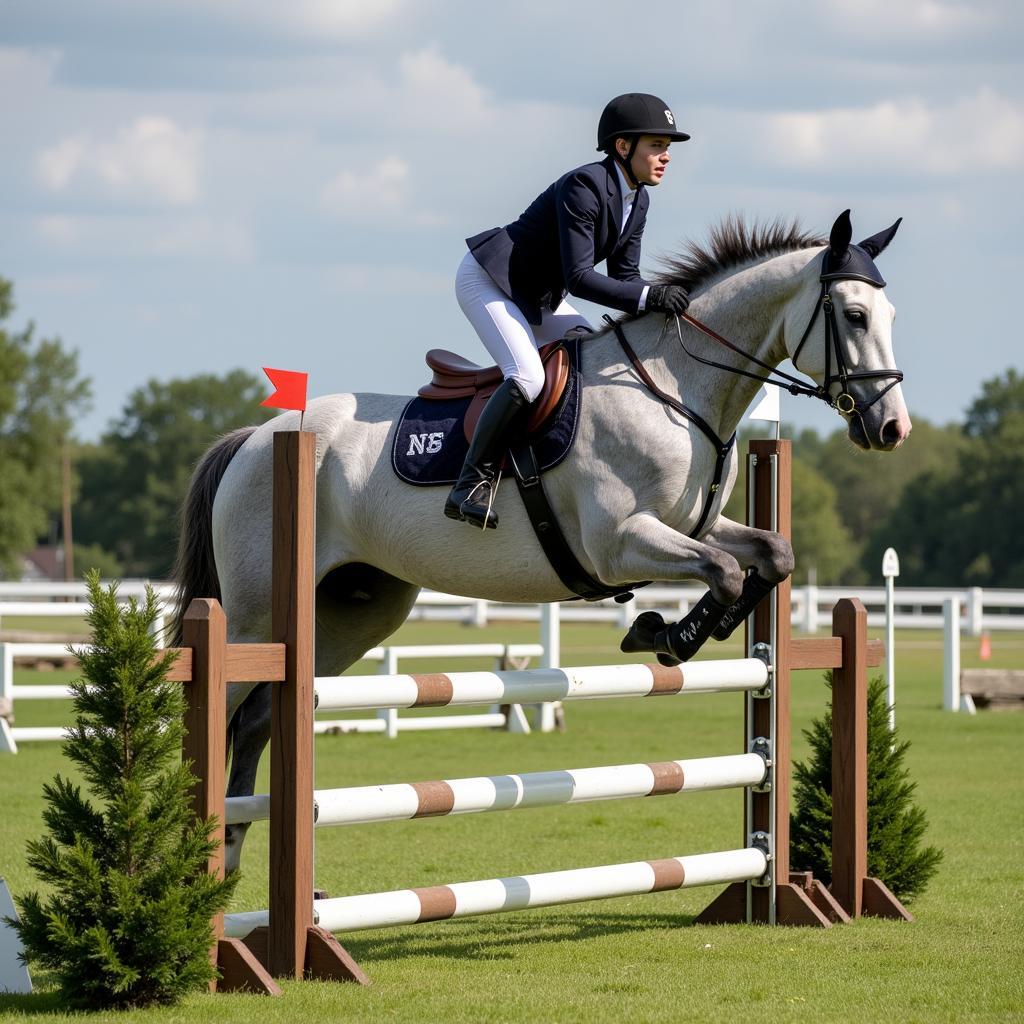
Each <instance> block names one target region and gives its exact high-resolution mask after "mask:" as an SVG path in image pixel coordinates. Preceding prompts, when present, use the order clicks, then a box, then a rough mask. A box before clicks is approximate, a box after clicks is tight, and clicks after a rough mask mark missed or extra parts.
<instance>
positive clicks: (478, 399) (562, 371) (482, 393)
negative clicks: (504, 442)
mask: <svg viewBox="0 0 1024 1024" xmlns="http://www.w3.org/2000/svg"><path fill="white" fill-rule="evenodd" d="M540 357H541V360H542V361H543V363H544V387H543V388H541V392H540V394H539V395H538V396H537V399H536V401H535V402H533V403H532V404H531V405H530V412H529V416H528V418H527V420H526V429H525V433H526V434H533V433H536V432H537V431H539V430H540V429H541V428H542V427H543V426H544V424H545V423H546V422H547V421H548V419H549V418H550V416H551V414H552V413H553V412H554V411H555V409H556V408H557V406H558V402H559V400H560V399H561V397H562V392H563V391H564V390H565V385H566V382H567V381H568V379H569V353H568V351H567V350H566V348H565V346H564V345H563V344H562V343H561V342H560V341H553V342H551V343H550V344H549V345H545V346H544V348H542V349H541V350H540ZM494 369H495V370H497V371H498V379H497V380H496V381H494V382H493V383H489V384H488V385H487V386H485V387H481V388H477V389H476V391H475V393H474V395H473V401H472V402H470V403H469V409H467V410H466V419H465V420H464V422H463V429H464V430H465V433H466V440H467V441H471V440H472V439H473V432H474V431H475V430H476V425H477V421H478V420H479V419H480V414H481V413H482V412H483V411H484V406H485V405H486V404H487V399H488V398H490V397H491V395H492V394H494V392H495V390H496V388H497V387H498V385H499V384H500V383H501V381H502V379H503V378H502V376H501V371H500V370H498V368H497V367H494ZM420 393H421V394H422V392H420Z"/></svg>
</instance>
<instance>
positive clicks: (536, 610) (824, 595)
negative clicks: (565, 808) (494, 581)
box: [0, 580, 1024, 636]
mask: <svg viewBox="0 0 1024 1024" xmlns="http://www.w3.org/2000/svg"><path fill="white" fill-rule="evenodd" d="M152 586H153V588H154V590H156V592H157V596H158V597H160V598H161V599H163V600H165V601H170V600H171V599H172V597H173V588H172V586H171V585H170V584H169V583H154V584H152ZM145 587H146V581H145V580H126V581H125V582H124V583H122V584H121V585H120V589H119V593H120V595H121V596H122V597H123V598H128V597H140V596H142V595H143V594H144V593H145ZM704 589H705V588H704V587H702V586H699V585H687V586H668V585H663V584H658V585H655V586H650V587H641V588H640V589H639V590H637V591H636V599H635V600H634V601H631V602H629V603H627V604H617V603H615V602H614V601H611V600H608V601H599V602H596V603H594V604H590V603H584V602H582V601H575V602H568V603H566V604H563V605H562V606H561V619H562V621H564V622H579V621H584V622H614V623H616V624H618V625H619V626H622V627H623V628H626V627H628V626H629V624H630V623H631V622H632V621H633V619H634V617H635V616H636V614H637V612H638V611H639V610H641V609H644V610H646V609H652V608H653V609H656V610H659V611H661V612H662V613H663V614H665V616H666V618H669V617H671V618H679V617H680V616H681V615H685V614H686V613H687V612H688V611H689V610H690V608H691V606H692V605H694V604H695V603H696V602H697V601H699V600H700V598H701V597H702V596H703V594H704ZM86 596H87V594H86V589H85V584H84V583H49V582H38V583H4V582H0V628H3V626H4V619H5V618H10V617H21V616H29V615H33V616H48V617H49V616H55V617H68V618H81V616H82V615H84V614H85V611H86V609H87V606H86V605H85V603H84V600H85V598H86ZM844 597H859V598H860V600H861V601H863V602H864V605H865V607H866V608H867V610H868V625H870V626H882V625H884V624H885V588H884V587H868V588H863V587H818V586H813V585H807V586H802V587H794V588H793V625H794V627H796V628H797V629H799V630H802V631H804V632H807V633H815V632H817V631H818V630H819V629H827V628H828V626H829V625H830V623H831V617H832V608H833V607H834V606H835V603H836V602H837V601H838V600H840V599H841V598H844ZM68 598H71V599H72V601H70V602H69V601H67V599H68ZM950 598H956V599H957V600H958V601H959V604H960V609H961V611H960V615H961V626H962V627H963V629H964V631H965V632H967V633H968V634H969V635H970V636H980V635H981V634H982V633H983V632H993V631H996V630H1008V629H1012V630H1024V590H997V589H988V588H982V587H961V588H939V587H915V588H909V587H908V588H900V587H898V586H897V587H896V605H895V610H896V614H895V625H896V628H897V629H942V628H943V625H944V620H943V607H944V605H945V603H946V601H947V600H949V599H950ZM55 599H63V601H60V600H55ZM540 608H541V606H539V605H517V604H502V603H500V602H496V601H483V600H476V599H473V598H468V597H459V596H456V595H455V594H441V593H438V592H436V591H432V590H424V591H422V592H421V593H420V595H419V597H418V598H417V600H416V605H415V606H414V608H413V610H412V614H411V615H410V616H409V618H410V620H413V621H415V620H420V621H424V620H425V621H431V620H433V621H448V622H464V623H467V624H470V625H476V626H485V625H487V624H488V623H489V622H515V621H526V622H537V621H539V620H540V618H541V610H540Z"/></svg>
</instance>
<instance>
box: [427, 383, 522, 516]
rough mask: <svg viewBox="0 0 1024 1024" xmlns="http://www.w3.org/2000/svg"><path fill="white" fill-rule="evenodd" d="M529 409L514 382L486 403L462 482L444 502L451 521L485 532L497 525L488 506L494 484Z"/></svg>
mask: <svg viewBox="0 0 1024 1024" xmlns="http://www.w3.org/2000/svg"><path fill="white" fill-rule="evenodd" d="M529 407H530V403H529V401H527V398H526V395H524V394H523V392H522V389H521V388H520V387H519V385H518V384H517V383H516V382H515V381H514V380H506V381H503V382H502V384H501V386H500V387H499V388H498V389H497V391H495V392H494V394H493V395H491V397H490V398H489V399H488V400H487V404H486V405H485V406H484V411H483V412H482V413H481V414H480V420H479V422H478V423H477V425H476V431H475V433H474V434H473V440H472V441H471V442H470V443H469V451H468V452H467V453H466V461H465V462H464V463H463V464H462V472H460V473H459V479H458V481H457V482H456V484H455V486H454V487H453V488H452V490H451V493H450V494H449V495H448V500H447V501H446V502H445V503H444V514H445V515H446V516H447V517H448V518H449V519H459V520H464V521H465V522H467V523H472V524H473V525H474V526H478V527H479V528H480V529H483V528H484V527H485V526H487V527H490V528H491V529H494V528H495V527H497V525H498V513H497V512H495V511H494V510H493V509H491V511H490V514H488V511H487V507H488V505H489V504H490V502H491V485H492V484H493V483H494V478H495V476H496V475H497V472H498V466H499V465H500V463H501V459H502V456H503V455H504V454H505V450H506V449H507V448H508V442H509V437H510V435H511V433H512V429H513V427H514V426H515V424H516V421H517V420H518V419H519V417H520V415H521V414H522V413H524V412H525V411H526V410H527V409H528V408H529Z"/></svg>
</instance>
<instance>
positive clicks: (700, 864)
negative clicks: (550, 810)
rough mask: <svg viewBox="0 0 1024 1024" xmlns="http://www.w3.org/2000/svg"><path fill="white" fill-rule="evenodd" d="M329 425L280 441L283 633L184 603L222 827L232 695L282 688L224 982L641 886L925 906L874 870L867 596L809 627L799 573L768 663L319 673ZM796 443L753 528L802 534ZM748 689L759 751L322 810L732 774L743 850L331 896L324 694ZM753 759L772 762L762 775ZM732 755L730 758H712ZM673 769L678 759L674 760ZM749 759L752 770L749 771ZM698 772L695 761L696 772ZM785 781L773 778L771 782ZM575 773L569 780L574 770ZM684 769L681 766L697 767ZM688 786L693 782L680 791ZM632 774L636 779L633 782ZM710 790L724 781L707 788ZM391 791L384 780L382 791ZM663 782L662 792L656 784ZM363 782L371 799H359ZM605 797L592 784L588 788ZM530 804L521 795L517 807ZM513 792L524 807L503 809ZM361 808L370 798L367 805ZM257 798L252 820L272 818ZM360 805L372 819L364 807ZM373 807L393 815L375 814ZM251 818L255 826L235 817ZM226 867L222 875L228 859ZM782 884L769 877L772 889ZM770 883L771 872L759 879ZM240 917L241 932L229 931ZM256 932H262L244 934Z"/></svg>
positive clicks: (193, 696)
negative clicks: (813, 687) (343, 941)
mask: <svg viewBox="0 0 1024 1024" xmlns="http://www.w3.org/2000/svg"><path fill="white" fill-rule="evenodd" d="M315 440H316V438H315V435H313V434H310V433H298V432H281V433H278V434H277V435H276V436H275V438H274V511H273V581H274V582H273V591H272V609H271V636H272V639H273V641H274V642H273V643H269V644H228V643H227V624H226V621H225V617H224V613H223V610H222V609H221V607H220V605H219V604H218V603H217V602H216V601H214V600H197V601H194V602H193V604H192V606H191V607H190V608H189V610H188V612H187V613H186V616H185V631H184V637H185V639H184V646H183V647H182V648H181V649H180V650H179V651H178V652H177V653H178V659H177V663H176V665H175V667H174V669H173V670H172V678H175V679H180V680H182V681H183V682H188V683H190V685H189V686H187V687H186V688H185V690H186V694H187V698H188V711H187V717H186V726H187V730H188V736H187V738H186V741H185V749H184V756H185V757H186V758H188V759H189V760H191V761H192V763H193V768H194V771H195V774H196V775H197V777H198V778H199V780H200V782H199V784H198V785H197V787H196V789H195V797H194V806H195V809H196V811H197V812H198V813H199V814H201V815H203V816H208V815H216V816H217V817H218V818H219V819H220V826H219V829H220V830H219V837H220V839H221V840H222V841H223V835H224V833H223V828H224V824H223V823H224V820H225V818H226V817H227V814H228V813H230V814H232V815H234V813H235V809H237V808H238V807H239V806H240V805H235V809H232V810H231V811H227V810H226V807H225V801H224V783H225V778H224V774H225V773H224V763H225V749H224V744H225V735H226V729H225V721H224V717H225V703H226V701H225V696H226V685H227V683H228V682H255V681H262V682H268V683H272V684H275V685H273V686H272V687H271V693H272V724H271V765H270V794H269V798H268V799H267V800H266V803H267V804H268V805H269V818H270V826H269V830H270V844H269V845H270V864H271V872H270V884H269V900H268V906H269V911H258V912H256V915H255V916H253V915H248V914H230V915H226V917H223V918H219V919H216V920H214V921H213V922H212V923H213V932H214V935H215V939H216V941H215V945H214V947H213V949H212V950H211V956H213V957H216V960H217V963H218V966H219V967H220V969H221V972H222V980H221V981H220V982H218V983H217V988H218V989H220V990H232V989H238V988H249V989H253V990H256V991H261V992H266V993H275V992H279V991H280V989H279V988H278V987H277V986H276V984H275V983H274V981H273V978H274V977H285V978H302V977H318V978H324V979H332V980H347V981H359V982H362V983H365V982H366V977H365V975H364V974H363V973H362V971H361V970H360V968H359V966H358V965H357V964H355V962H354V961H353V960H352V959H351V957H349V956H348V954H347V953H346V952H345V950H344V949H343V948H342V947H341V946H340V945H339V944H338V942H337V941H336V940H335V939H334V937H333V935H332V934H331V930H337V931H349V930H355V929H357V928H373V927H380V926H383V925H385V924H406V923H409V924H412V923H415V922H417V921H426V920H441V919H445V918H449V917H461V916H465V915H468V914H483V913H496V912H499V911H503V910H513V909H522V908H526V907H540V906H552V905H554V904H556V903H567V902H576V901H580V900H589V899H601V898H608V897H612V896H622V895H628V894H633V893H646V892H658V891H666V890H670V889H679V888H683V887H687V886H692V885H711V884H720V883H727V888H726V889H725V890H724V892H723V893H722V894H721V895H720V896H719V897H718V898H717V899H715V900H714V901H713V902H712V903H711V904H710V905H709V906H708V907H707V909H706V910H705V911H703V912H702V914H701V915H699V917H698V918H697V920H698V921H700V922H707V923H724V922H732V921H742V920H754V921H763V922H774V923H777V924H804V925H815V926H819V927H829V926H830V925H831V923H832V922H833V921H843V920H849V919H850V918H851V917H858V916H860V914H862V913H870V914H876V915H883V916H903V917H909V915H907V914H906V912H905V911H904V910H903V908H902V907H901V906H900V905H899V902H898V901H897V900H895V898H894V897H892V895H891V893H889V892H888V890H886V889H885V887H884V886H883V885H881V883H880V882H878V881H877V880H875V879H872V878H869V877H868V876H867V864H866V860H867V832H866V829H867V824H866V823H867V756H866V754H867V749H866V720H867V717H866V716H867V674H866V670H867V667H868V666H869V665H877V664H878V663H879V662H880V661H881V659H882V657H883V652H882V649H881V645H880V644H875V643H869V642H868V640H867V615H866V612H865V610H864V607H863V605H861V604H860V602H859V601H851V600H844V601H841V602H840V603H839V604H838V605H837V606H836V610H835V612H834V615H833V636H831V637H825V638H810V639H799V640H798V639H793V638H792V637H791V636H790V630H789V623H790V590H789V584H788V582H786V583H783V584H782V585H781V586H780V587H779V588H777V591H776V594H775V597H774V600H773V601H772V602H771V605H770V607H769V602H762V606H761V607H759V608H758V610H757V611H756V613H755V615H754V616H752V621H751V622H748V624H747V649H748V651H751V652H752V653H753V652H754V651H755V647H756V645H757V644H764V645H767V646H766V648H765V650H767V651H768V655H769V660H770V662H771V672H770V674H769V670H768V668H767V667H766V664H765V662H764V661H763V660H761V659H759V658H746V659H740V660H738V661H733V662H700V663H697V664H694V663H690V664H688V665H685V666H682V667H681V668H676V669H666V668H662V667H661V666H657V665H653V666H635V665H634V666H619V665H616V666H605V667H597V668H593V667H591V668H587V669H557V670H530V671H527V672H463V673H444V674H436V673H435V674H430V675H422V676H396V677H383V676H372V677H369V678H360V677H340V678H337V679H318V680H314V672H313V622H314V617H313V594H314V579H313V566H314V557H313V556H314V525H313V509H314V507H315V477H314V467H315ZM789 468H790V451H789V442H787V441H756V442H752V443H751V455H750V457H749V459H748V493H749V494H751V495H752V500H751V506H752V508H751V512H752V514H751V516H750V522H751V523H752V525H754V526H757V527H759V528H762V529H776V530H778V531H779V532H781V533H783V534H784V535H786V536H788V535H789V507H790V474H789ZM798 668H807V669H831V670H832V671H833V715H832V719H833V765H832V775H833V794H832V795H833V830H832V865H833V872H832V874H833V879H832V886H831V892H829V891H827V890H825V889H824V887H823V886H821V884H820V883H817V882H815V881H814V880H813V879H811V878H810V877H809V876H807V875H802V874H794V875H790V871H789V787H790V764H789V758H790V739H789V713H790V707H789V681H790V672H791V670H793V669H798ZM701 691H705V692H723V691H734V692H737V691H738V692H742V693H744V695H745V696H744V700H745V707H746V711H745V722H744V732H743V748H742V749H746V750H753V749H754V748H753V746H752V745H751V744H752V738H753V737H760V738H762V739H763V740H764V742H765V748H764V749H765V750H766V751H767V757H768V761H769V762H770V764H768V767H769V770H770V779H768V780H765V778H764V769H765V766H766V761H765V759H764V758H762V757H761V755H760V754H751V755H734V756H731V757H730V756H726V757H723V758H707V759H693V760H691V761H679V762H665V763H661V764H660V765H622V766H617V767H613V768H596V769H579V770H575V771H571V772H567V773H552V772H538V773H529V774H523V775H518V776H489V777H483V778H480V779H461V780H447V781H442V782H440V783H425V784H408V785H403V784H399V785H397V786H393V787H383V786H382V787H358V788H353V789H348V790H329V791H321V792H320V793H319V794H317V795H316V796H317V797H319V802H320V805H321V806H320V819H321V823H326V821H327V820H328V819H330V818H332V817H334V818H336V820H337V821H338V823H341V822H342V821H355V820H374V821H380V820H395V819H396V818H398V817H403V816H405V817H417V816H426V815H428V814H432V815H436V814H444V813H460V812H471V811H487V810H498V809H506V807H508V808H510V807H513V806H527V805H528V804H530V803H531V801H532V802H533V805H536V806H539V805H540V804H541V803H543V802H550V803H553V804H554V803H572V802H577V801H580V800H583V799H614V798H616V797H618V796H621V797H626V796H644V795H655V794H656V793H666V792H669V791H675V792H684V791H686V789H687V777H689V779H690V781H691V787H692V788H698V784H699V781H700V779H701V772H702V771H704V772H705V773H706V774H705V775H704V780H705V782H707V781H708V780H710V779H712V777H713V776H715V773H716V772H719V773H721V774H720V775H719V776H718V778H719V779H720V780H722V779H726V780H728V781H729V784H734V785H743V786H745V787H746V792H747V806H746V809H745V813H744V823H743V833H742V848H740V849H736V850H725V851H722V852H719V853H710V854H697V855H693V856H684V857H671V858H667V859H658V860H650V861H638V862H635V863H633V864H623V865H606V866H603V867H589V868H574V869H571V870H567V871H555V872H549V873H545V874H536V875H522V876H513V877H507V878H499V879H489V880H483V881H476V882H462V883H455V884H450V885H441V886H431V887H428V888H424V889H406V890H398V891H396V892H392V893H372V894H366V895H361V896H344V897H340V898H337V899H331V900H322V901H317V903H316V904H315V905H314V900H313V889H314V885H313V829H314V821H313V814H312V813H311V808H312V807H313V806H314V798H315V796H314V789H313V736H314V700H315V698H318V699H319V706H320V708H321V709H322V710H326V709H328V708H330V709H339V710H340V709H348V710H356V709H367V708H371V707H372V708H387V707H394V708H411V707H441V706H453V705H459V704H476V703H484V704H492V703H497V704H501V703H512V702H522V703H533V702H543V701H550V700H573V699H602V698H614V697H629V696H633V697H637V696H638V697H647V696H671V695H677V694H685V693H694V692H701ZM750 757H754V758H757V760H758V761H759V762H760V770H759V771H757V770H755V769H757V766H756V765H755V764H754V761H752V760H749V758H750ZM711 762H715V765H711V764H710V763H711ZM670 766H671V767H670ZM748 771H749V775H748V774H745V773H746V772H748ZM688 773H689V775H688ZM756 775H759V781H761V782H770V785H768V784H764V785H760V784H759V783H758V782H757V781H754V777H755V776H756ZM559 776H569V777H571V778H568V777H563V778H557V779H556V777H559ZM680 776H681V778H680ZM677 785H678V789H675V788H674V787H676V786H677ZM617 787H618V789H617ZM702 788H713V786H711V785H710V784H709V785H705V786H703V787H702ZM371 790H372V792H369V791H371ZM645 790H646V792H645ZM360 794H361V795H360ZM588 794H589V795H588ZM516 799H518V803H517V802H516ZM502 801H506V803H505V804H502V803H501V802H502ZM360 807H361V808H362V810H360ZM252 809H254V808H245V809H244V810H242V812H241V813H242V815H243V817H244V818H245V820H251V818H252V817H255V815H253V814H250V813H249V811H250V810H252ZM360 815H363V817H362V818H360ZM366 815H375V816H373V817H366ZM232 820H240V819H237V818H234V817H233V819H232ZM210 870H211V871H214V872H222V871H223V853H222V850H218V851H217V853H216V854H215V855H214V856H212V857H211V860H210ZM766 880H767V884H765V883H766ZM752 882H756V883H757V884H754V885H751V883H752ZM225 922H226V923H227V936H228V937H226V938H225V937H223V936H224V935H225ZM243 934H244V935H245V936H246V939H245V942H244V943H243V942H242V941H241V940H240V939H239V938H238V937H237V936H239V935H243Z"/></svg>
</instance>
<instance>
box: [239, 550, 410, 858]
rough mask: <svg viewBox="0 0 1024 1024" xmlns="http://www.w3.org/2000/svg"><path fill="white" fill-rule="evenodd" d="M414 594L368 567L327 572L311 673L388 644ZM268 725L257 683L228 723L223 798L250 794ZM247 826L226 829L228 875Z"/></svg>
mask: <svg viewBox="0 0 1024 1024" xmlns="http://www.w3.org/2000/svg"><path fill="white" fill-rule="evenodd" d="M418 593H419V588H418V587H415V586H413V585H411V584H409V583H406V582H405V581H404V580H399V579H397V578H396V577H394V576H389V575H388V574H387V573H384V572H381V571H380V570H379V569H375V568H373V567H372V566H368V565H363V564H358V565H355V564H353V565H345V566H341V567H339V568H338V569H335V570H332V571H331V572H330V573H328V574H327V575H326V576H325V577H324V579H323V580H322V581H321V582H320V585H319V586H318V587H317V592H316V666H315V672H316V674H317V675H319V676H327V675H338V674H340V673H341V672H344V671H345V669H347V668H348V667H349V666H350V665H354V664H355V663H356V662H357V661H359V659H360V658H361V657H362V656H363V655H364V654H365V653H366V652H367V651H368V650H369V649H370V648H371V647H375V646H377V644H379V643H380V642H381V641H382V640H385V639H387V637H389V636H390V635H391V634H392V633H393V632H394V631H395V630H396V629H397V628H398V627H399V626H400V625H401V624H402V623H403V622H404V621H405V619H406V618H407V617H408V615H409V611H410V609H411V608H412V606H413V604H414V603H415V601H416V595H417V594H418ZM270 726H271V687H270V685H269V684H267V683H262V684H259V685H257V686H256V687H254V688H253V690H252V691H251V692H250V693H249V694H248V695H247V696H246V697H245V699H244V700H243V701H242V702H241V704H240V705H239V706H238V707H237V709H236V710H235V713H234V716H233V718H232V720H231V771H230V775H229V777H228V788H227V795H228V796H249V795H251V794H252V792H253V789H254V787H255V785H256V771H257V768H258V767H259V761H260V756H261V755H262V753H263V750H264V749H265V747H266V745H267V743H268V742H269V740H270ZM249 824H250V823H249V822H242V823H238V824H234V825H229V826H228V827H227V829H226V836H225V843H224V845H225V850H224V861H225V868H226V870H228V871H233V870H235V869H236V868H237V867H238V866H239V863H240V861H241V856H242V844H243V842H244V841H245V835H246V833H247V832H248V830H249Z"/></svg>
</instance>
